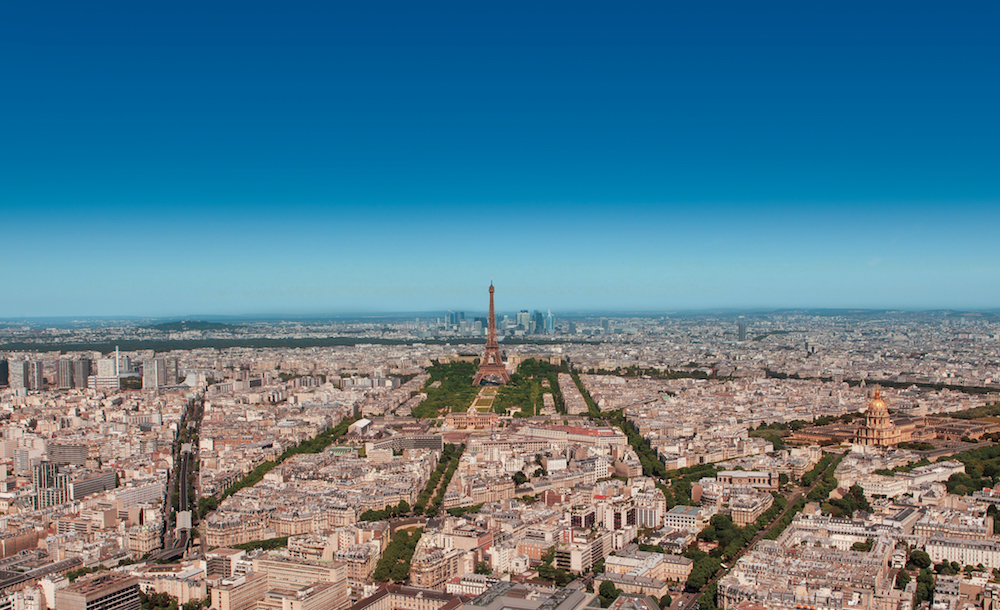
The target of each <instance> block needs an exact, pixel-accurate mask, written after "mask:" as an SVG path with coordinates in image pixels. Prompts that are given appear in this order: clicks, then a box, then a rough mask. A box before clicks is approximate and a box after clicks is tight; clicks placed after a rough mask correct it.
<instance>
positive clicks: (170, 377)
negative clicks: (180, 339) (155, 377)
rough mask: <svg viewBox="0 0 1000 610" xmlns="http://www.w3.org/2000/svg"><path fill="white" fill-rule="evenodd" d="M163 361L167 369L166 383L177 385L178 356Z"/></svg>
mask: <svg viewBox="0 0 1000 610" xmlns="http://www.w3.org/2000/svg"><path fill="white" fill-rule="evenodd" d="M163 362H164V364H165V365H166V370H167V377H166V385H177V358H164V359H163Z"/></svg>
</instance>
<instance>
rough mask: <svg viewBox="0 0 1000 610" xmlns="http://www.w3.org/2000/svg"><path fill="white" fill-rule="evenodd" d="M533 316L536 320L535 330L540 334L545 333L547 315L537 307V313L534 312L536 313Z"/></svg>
mask: <svg viewBox="0 0 1000 610" xmlns="http://www.w3.org/2000/svg"><path fill="white" fill-rule="evenodd" d="M532 317H533V318H534V322H535V328H534V329H533V332H536V333H538V334H542V333H544V332H545V315H544V314H543V313H542V312H540V311H538V310H537V309H536V310H535V313H534V315H533V316H532Z"/></svg>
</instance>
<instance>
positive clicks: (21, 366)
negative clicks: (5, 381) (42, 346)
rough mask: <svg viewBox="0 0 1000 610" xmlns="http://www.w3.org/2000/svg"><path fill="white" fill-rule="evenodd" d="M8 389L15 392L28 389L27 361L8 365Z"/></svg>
mask: <svg viewBox="0 0 1000 610" xmlns="http://www.w3.org/2000/svg"><path fill="white" fill-rule="evenodd" d="M8 375H9V383H10V387H11V388H13V389H15V390H20V389H26V388H27V387H28V379H29V374H28V361H27V360H15V361H13V362H11V363H10V369H9V371H8Z"/></svg>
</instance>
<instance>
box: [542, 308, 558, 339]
mask: <svg viewBox="0 0 1000 610" xmlns="http://www.w3.org/2000/svg"><path fill="white" fill-rule="evenodd" d="M555 332H556V319H555V318H554V317H552V310H551V309H550V310H549V315H547V316H545V334H546V335H554V334H555Z"/></svg>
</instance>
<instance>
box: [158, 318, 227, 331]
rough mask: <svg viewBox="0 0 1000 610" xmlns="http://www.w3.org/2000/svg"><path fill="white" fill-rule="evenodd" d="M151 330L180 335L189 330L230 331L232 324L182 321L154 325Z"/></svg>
mask: <svg viewBox="0 0 1000 610" xmlns="http://www.w3.org/2000/svg"><path fill="white" fill-rule="evenodd" d="M149 328H152V329H154V330H159V331H163V332H165V333H178V332H184V331H187V330H229V329H230V328H233V325H232V324H220V323H218V322H203V321H201V320H181V321H179V322H163V323H162V324H153V325H152V326H150V327H149Z"/></svg>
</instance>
